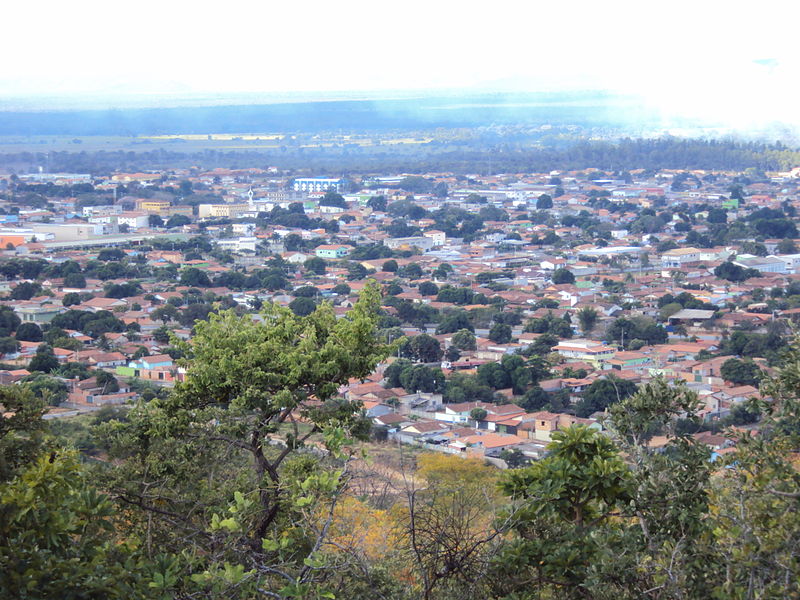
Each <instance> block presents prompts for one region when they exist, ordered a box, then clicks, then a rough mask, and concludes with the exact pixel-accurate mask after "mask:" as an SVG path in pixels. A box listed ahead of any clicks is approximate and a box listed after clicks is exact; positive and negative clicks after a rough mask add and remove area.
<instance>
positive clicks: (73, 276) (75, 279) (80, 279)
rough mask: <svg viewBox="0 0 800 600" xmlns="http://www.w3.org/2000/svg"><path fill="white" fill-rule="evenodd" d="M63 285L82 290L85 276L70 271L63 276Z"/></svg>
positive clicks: (84, 284)
mask: <svg viewBox="0 0 800 600" xmlns="http://www.w3.org/2000/svg"><path fill="white" fill-rule="evenodd" d="M64 287H65V288H77V289H81V290H82V289H83V288H85V287H86V278H85V277H84V276H83V275H81V274H80V273H70V274H68V275H67V276H66V277H64Z"/></svg>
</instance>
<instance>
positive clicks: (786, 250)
mask: <svg viewBox="0 0 800 600" xmlns="http://www.w3.org/2000/svg"><path fill="white" fill-rule="evenodd" d="M776 250H777V252H778V254H796V253H797V246H796V245H795V243H794V240H792V239H789V238H785V239H782V240H781V241H780V242H778V246H777V248H776Z"/></svg>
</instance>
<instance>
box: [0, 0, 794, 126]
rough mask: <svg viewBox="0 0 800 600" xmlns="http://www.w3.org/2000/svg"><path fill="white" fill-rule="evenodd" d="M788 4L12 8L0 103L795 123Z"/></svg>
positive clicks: (230, 2) (677, 1)
mask: <svg viewBox="0 0 800 600" xmlns="http://www.w3.org/2000/svg"><path fill="white" fill-rule="evenodd" d="M798 4H800V3H797V2H792V1H791V0H782V1H772V0H766V1H760V2H758V3H752V2H744V0H738V1H737V0H733V1H732V2H731V1H730V0H728V1H726V2H720V1H716V0H694V1H691V2H689V1H686V0H674V1H671V2H658V1H655V0H651V1H645V0H639V1H636V2H632V1H614V0H608V1H607V2H603V3H600V2H596V1H593V2H588V1H583V0H573V1H563V2H541V1H539V2H537V1H535V0H533V1H531V0H529V1H528V2H522V1H520V0H517V1H514V2H510V1H506V0H495V1H494V2H491V3H488V2H480V3H477V2H473V3H470V2H466V1H464V0H462V1H460V2H450V1H449V0H425V1H420V0H406V1H405V2H376V1H374V0H372V1H369V2H366V1H362V0H338V1H337V2H330V1H326V2H317V1H308V0H306V1H298V0H295V1H288V0H273V1H271V2H269V1H265V0H261V1H257V2H255V1H243V0H226V1H225V2H213V3H200V2H187V1H184V0H160V1H158V2H155V1H152V0H137V2H129V1H128V0H117V1H116V2H108V1H107V0H105V1H103V2H99V1H95V0H74V1H73V2H63V1H58V2H55V1H52V0H41V1H39V2H36V3H33V2H25V3H22V2H13V3H9V4H8V5H6V6H4V11H3V16H4V19H3V20H4V24H5V27H4V31H3V35H2V36H0V50H2V51H3V56H4V57H6V58H5V60H4V61H3V63H2V66H0V107H2V106H3V104H4V103H5V104H6V105H10V103H11V100H12V99H14V98H17V99H18V98H21V97H27V98H33V99H35V100H34V102H36V101H40V102H42V103H43V104H44V103H46V99H47V98H48V97H54V96H58V97H72V98H77V99H80V98H84V99H91V100H92V101H94V102H97V101H98V100H99V101H102V100H103V99H104V98H107V99H108V102H109V103H110V104H114V103H119V101H120V99H121V98H125V97H138V98H139V99H142V98H144V99H146V100H147V101H148V102H152V103H159V102H167V101H168V100H169V98H171V97H174V96H177V95H191V94H204V95H229V94H238V93H251V94H264V95H275V94H281V93H294V94H297V93H300V94H303V93H310V92H324V93H328V94H333V93H334V92H341V91H346V92H350V93H353V92H362V91H364V92H382V93H386V94H390V93H391V91H393V90H406V91H409V90H413V91H423V92H425V93H433V92H436V91H439V90H453V89H468V90H475V91H561V90H607V91H610V92H615V93H622V94H631V95H634V96H636V97H639V98H641V101H642V102H643V103H645V104H647V105H649V106H653V107H656V108H658V109H659V110H663V111H664V112H665V113H675V114H682V115H686V116H693V117H696V118H699V119H707V118H715V119H718V120H730V121H736V120H740V121H742V122H747V124H748V125H749V124H751V122H755V121H763V120H775V121H786V122H792V123H795V124H796V123H798V121H800V118H798V116H797V115H796V114H795V113H796V112H797V111H796V109H795V108H794V104H795V101H794V99H795V97H796V95H797V92H798V91H800V83H798V78H797V74H798V73H800V50H798V46H797V43H796V42H795V39H796V29H797V25H796V23H797V22H798V21H797V17H798V16H800V6H797V5H798Z"/></svg>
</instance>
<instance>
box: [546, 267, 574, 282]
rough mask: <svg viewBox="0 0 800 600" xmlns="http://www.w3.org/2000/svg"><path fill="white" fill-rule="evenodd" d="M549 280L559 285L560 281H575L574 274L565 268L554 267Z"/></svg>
mask: <svg viewBox="0 0 800 600" xmlns="http://www.w3.org/2000/svg"><path fill="white" fill-rule="evenodd" d="M550 280H551V281H552V282H553V283H554V284H555V285H560V284H562V283H575V275H573V274H572V273H571V272H570V271H568V270H567V269H563V268H562V269H556V270H555V271H553V275H552V276H551V277H550Z"/></svg>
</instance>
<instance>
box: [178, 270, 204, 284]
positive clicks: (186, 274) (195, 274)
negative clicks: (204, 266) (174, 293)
mask: <svg viewBox="0 0 800 600" xmlns="http://www.w3.org/2000/svg"><path fill="white" fill-rule="evenodd" d="M180 284H181V285H186V286H189V287H211V280H210V279H209V278H208V275H207V274H206V273H205V271H201V270H200V269H198V268H197V267H187V268H185V269H183V271H181V279H180Z"/></svg>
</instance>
